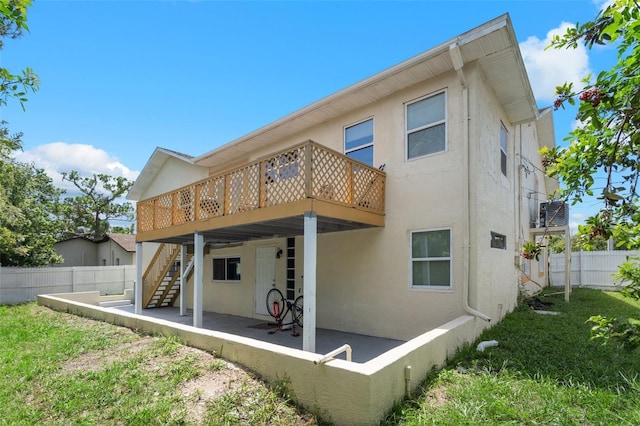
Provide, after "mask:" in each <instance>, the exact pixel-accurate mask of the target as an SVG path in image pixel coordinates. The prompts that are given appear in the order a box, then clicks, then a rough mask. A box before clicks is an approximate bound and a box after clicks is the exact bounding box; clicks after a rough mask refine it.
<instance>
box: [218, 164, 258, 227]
mask: <svg viewBox="0 0 640 426" xmlns="http://www.w3.org/2000/svg"><path fill="white" fill-rule="evenodd" d="M226 182H227V185H228V189H227V198H226V205H225V214H234V213H242V212H248V211H251V210H255V209H257V208H259V207H260V164H259V163H258V164H256V163H254V164H251V165H249V166H247V167H242V168H240V169H237V170H234V171H233V172H231V173H229V174H227V176H226Z"/></svg>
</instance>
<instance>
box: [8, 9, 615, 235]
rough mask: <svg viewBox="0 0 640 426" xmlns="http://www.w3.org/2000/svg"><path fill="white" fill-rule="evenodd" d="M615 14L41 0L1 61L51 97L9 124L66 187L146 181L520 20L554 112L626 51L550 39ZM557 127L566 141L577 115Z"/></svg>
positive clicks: (539, 85)
mask: <svg viewBox="0 0 640 426" xmlns="http://www.w3.org/2000/svg"><path fill="white" fill-rule="evenodd" d="M601 5H602V1H591V0H581V1H578V0H573V1H551V0H549V1H545V0H537V1H395V2H382V1H377V2H368V1H350V2H338V1H324V2H320V1H317V2H307V1H287V2H266V1H251V2H249V1H236V2H222V1H182V0H175V1H143V0H138V1H107V0H105V1H91V0H84V1H53V0H35V1H34V5H33V7H32V8H30V9H29V22H28V24H29V27H30V30H31V31H30V33H26V34H25V35H24V36H23V37H22V38H20V39H17V40H7V41H6V43H5V47H4V49H3V50H2V52H1V53H0V54H1V55H2V56H1V57H0V61H1V64H2V66H3V67H6V68H9V69H10V70H12V71H14V72H16V71H18V70H19V69H22V68H24V67H26V66H29V67H32V68H33V69H34V70H35V72H36V73H38V74H39V76H40V78H41V88H40V90H39V91H38V92H37V93H35V94H32V95H30V100H29V102H28V103H27V106H26V107H27V110H26V112H23V111H22V109H21V108H20V107H19V105H18V104H10V105H9V106H8V107H4V108H3V109H2V111H0V114H1V117H0V118H1V119H3V120H7V121H8V122H9V127H10V129H11V130H12V131H14V132H18V131H20V132H23V133H24V137H23V142H24V152H23V153H21V154H20V156H19V158H20V159H23V160H25V161H33V162H35V163H36V164H37V165H39V166H40V167H43V168H44V169H45V170H47V172H48V173H49V174H50V175H51V176H52V178H53V179H54V181H55V182H59V178H60V173H61V172H63V171H69V170H78V171H80V172H82V173H94V172H105V173H109V174H111V175H124V176H126V177H127V178H129V179H135V177H136V176H137V174H138V173H139V172H140V170H142V168H143V167H144V165H145V163H146V161H147V160H148V159H149V157H150V155H151V154H152V152H153V150H154V149H155V148H156V147H157V146H161V147H164V148H169V149H173V150H176V151H180V152H184V153H187V154H191V155H199V154H202V153H205V152H207V151H209V150H211V149H213V148H215V147H217V146H219V145H222V144H224V143H226V142H229V141H231V140H233V139H235V138H237V137H240V136H242V135H244V134H246V133H248V132H250V131H252V130H255V129H257V128H259V127H262V126H263V125H266V124H268V123H270V122H272V121H274V120H277V119H278V118H281V117H282V116H284V115H286V114H288V113H290V112H293V111H295V110H297V109H299V108H302V107H304V106H305V105H308V104H309V103H312V102H314V101H316V100H318V99H321V98H323V97H325V96H328V95H330V94H332V93H334V92H336V91H338V90H340V89H343V88H345V87H347V86H349V85H351V84H354V83H356V82H358V81H360V80H362V79H364V78H366V77H369V76H371V75H373V74H376V73H377V72H379V71H382V70H384V69H386V68H388V67H390V66H393V65H395V64H397V63H399V62H401V61H403V60H405V59H408V58H410V57H412V56H414V55H416V54H418V53H420V52H423V51H425V50H427V49H429V48H431V47H433V46H434V45H436V44H439V43H441V42H444V41H446V40H449V39H450V38H452V37H454V36H456V35H459V34H461V33H463V32H465V31H467V30H469V29H471V28H473V27H476V26H478V25H481V24H482V23H484V22H486V21H488V20H490V19H493V18H495V17H497V16H499V15H501V14H503V13H507V12H508V13H509V14H510V16H511V19H512V21H513V25H514V28H515V32H516V35H517V37H518V41H519V42H520V43H521V48H522V51H523V56H524V58H525V63H526V65H527V69H528V72H529V77H530V80H531V82H532V86H533V88H534V93H535V95H536V98H537V100H538V105H539V106H540V107H544V106H549V105H551V104H552V102H553V88H554V87H555V86H556V85H559V84H561V83H562V82H563V81H566V80H574V81H577V80H579V79H580V78H582V77H583V76H584V75H585V74H586V73H588V72H589V71H590V70H594V71H599V70H601V69H603V68H608V67H609V66H610V65H611V63H612V62H613V59H614V56H615V51H613V50H612V49H598V50H595V51H591V52H586V51H584V49H581V50H579V51H574V52H567V51H562V52H559V51H544V47H545V46H546V45H547V44H548V37H549V34H550V32H553V31H556V32H558V28H561V27H562V26H563V25H565V26H566V25H567V24H570V23H575V22H584V21H587V20H590V19H592V18H593V17H594V16H595V14H596V13H597V11H598V9H599V8H600V7H601ZM554 119H555V124H556V143H558V144H562V143H564V142H563V139H564V137H565V136H566V135H567V134H568V132H569V131H570V130H571V127H572V126H573V125H575V123H574V119H575V111H558V112H556V114H555V116H554ZM60 186H62V185H60ZM593 208H594V203H593V202H589V203H586V205H583V206H577V207H574V208H573V209H572V212H573V213H572V216H573V219H572V220H573V221H575V222H579V221H581V220H582V219H583V217H584V215H585V214H587V213H588V212H589V211H591V210H593Z"/></svg>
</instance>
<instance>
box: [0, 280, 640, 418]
mask: <svg viewBox="0 0 640 426" xmlns="http://www.w3.org/2000/svg"><path fill="white" fill-rule="evenodd" d="M542 300H543V301H544V302H552V303H553V306H551V307H550V309H549V310H551V311H554V312H558V313H559V314H558V315H540V314H537V313H534V312H532V311H530V310H529V309H528V308H527V307H526V306H523V307H520V308H518V309H517V310H516V311H515V312H513V313H511V314H509V315H508V316H507V317H506V319H505V320H504V321H503V322H502V323H501V324H499V325H497V326H495V327H494V328H492V329H490V330H487V331H486V332H485V333H484V334H483V335H482V336H481V337H480V339H478V341H481V340H497V341H498V342H499V345H498V346H497V347H491V348H487V349H486V350H485V351H484V352H478V351H477V350H476V349H475V345H469V346H466V347H464V348H462V349H461V350H460V351H459V353H458V354H456V356H455V357H454V358H453V359H452V360H451V361H450V362H449V363H448V364H447V365H446V366H445V367H444V368H442V369H440V370H438V371H436V370H434V371H433V372H432V373H431V374H429V376H428V377H427V378H426V381H425V382H424V383H423V384H422V385H421V389H420V391H419V392H416V394H415V395H414V396H413V397H412V398H411V399H408V400H406V401H404V402H402V403H400V404H398V405H397V406H396V407H395V408H394V410H393V411H392V412H391V413H390V414H389V415H388V416H387V418H386V419H385V420H384V421H383V424H386V425H395V424H406V425H428V424H436V425H460V424H473V425H479V424H481V425H492V424H493V425H495V424H518V425H520V424H530V425H638V424H640V350H635V351H634V352H628V351H624V350H621V349H619V348H618V347H617V346H612V345H609V346H601V345H600V344H599V343H598V342H595V341H592V340H590V338H589V337H590V335H589V328H590V326H589V325H588V324H585V320H586V319H587V318H588V317H589V316H591V315H594V314H602V315H607V316H617V317H628V316H635V317H640V304H639V303H636V302H631V301H629V300H628V299H624V298H622V297H621V296H619V295H618V294H616V293H605V292H600V291H593V290H584V289H576V290H575V291H574V292H573V295H572V300H571V302H570V303H565V302H564V301H563V295H562V294H551V295H547V296H545V297H544V298H543V299H542ZM0 342H1V344H0V425H5V424H7V425H33V424H47V425H50V424H51V425H56V424H59V425H62V424H64V425H68V424H77V425H97V424H99V425H154V424H156V425H160V424H162V425H165V424H214V425H221V424H222V425H232V424H242V425H245V424H275V425H278V424H279V425H305V424H316V423H317V419H316V418H315V417H314V416H312V415H309V414H306V413H304V412H301V411H300V410H298V409H296V407H295V406H293V405H292V404H291V403H290V402H289V400H288V398H287V397H286V395H285V393H286V392H285V390H286V383H280V384H276V385H275V386H271V387H268V386H266V385H265V384H264V383H262V382H260V381H259V380H257V379H256V378H255V377H253V376H252V375H251V374H250V373H248V372H246V371H244V370H243V369H241V368H239V367H238V366H235V365H233V364H232V363H229V362H226V361H224V360H222V359H219V358H216V357H215V354H211V353H206V352H203V351H200V350H196V349H193V348H188V347H185V346H183V345H181V344H180V343H179V342H178V341H176V340H175V339H172V338H165V337H149V336H140V335H138V334H136V333H134V332H132V331H130V330H127V329H125V328H121V327H115V326H112V325H109V324H105V323H101V322H96V321H91V320H87V319H84V318H79V317H76V316H73V315H69V314H65V313H59V312H54V311H51V310H49V309H47V308H43V307H39V306H36V305H35V304H27V305H20V306H13V307H7V306H0ZM476 343H477V342H476Z"/></svg>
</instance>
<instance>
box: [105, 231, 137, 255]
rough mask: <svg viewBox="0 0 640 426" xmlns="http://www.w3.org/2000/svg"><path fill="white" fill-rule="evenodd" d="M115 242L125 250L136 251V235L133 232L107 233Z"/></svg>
mask: <svg viewBox="0 0 640 426" xmlns="http://www.w3.org/2000/svg"><path fill="white" fill-rule="evenodd" d="M106 237H107V238H110V239H111V240H112V241H113V242H114V243H116V244H118V245H119V246H120V247H122V248H123V250H125V251H128V252H130V253H133V252H135V251H136V236H135V235H132V234H112V233H109V234H107V235H106Z"/></svg>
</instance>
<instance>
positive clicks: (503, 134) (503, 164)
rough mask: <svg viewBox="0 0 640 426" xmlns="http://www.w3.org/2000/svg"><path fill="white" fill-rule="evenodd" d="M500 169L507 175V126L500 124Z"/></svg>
mask: <svg viewBox="0 0 640 426" xmlns="http://www.w3.org/2000/svg"><path fill="white" fill-rule="evenodd" d="M500 170H501V171H502V174H503V175H505V176H506V175H507V128H506V127H504V124H501V125H500Z"/></svg>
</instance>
